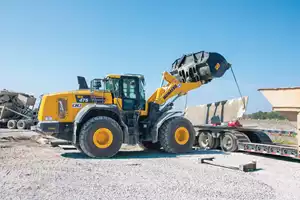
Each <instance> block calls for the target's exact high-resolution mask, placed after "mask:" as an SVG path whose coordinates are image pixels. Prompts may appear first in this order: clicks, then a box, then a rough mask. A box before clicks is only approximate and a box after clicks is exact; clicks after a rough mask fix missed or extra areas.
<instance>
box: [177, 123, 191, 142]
mask: <svg viewBox="0 0 300 200" xmlns="http://www.w3.org/2000/svg"><path fill="white" fill-rule="evenodd" d="M189 139H190V134H189V131H188V130H187V129H186V128H185V127H179V128H178V129H177V130H176V131H175V141H176V142H177V143H178V144H180V145H184V144H186V143H187V142H188V141H189Z"/></svg>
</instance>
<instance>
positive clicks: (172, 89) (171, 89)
mask: <svg viewBox="0 0 300 200" xmlns="http://www.w3.org/2000/svg"><path fill="white" fill-rule="evenodd" d="M177 87H178V85H177V84H175V85H173V87H171V88H170V90H169V91H168V92H167V93H166V94H165V95H164V96H163V98H164V99H166V98H167V97H168V96H169V95H170V94H171V93H172V92H173V91H174V90H175V89H176V88H177Z"/></svg>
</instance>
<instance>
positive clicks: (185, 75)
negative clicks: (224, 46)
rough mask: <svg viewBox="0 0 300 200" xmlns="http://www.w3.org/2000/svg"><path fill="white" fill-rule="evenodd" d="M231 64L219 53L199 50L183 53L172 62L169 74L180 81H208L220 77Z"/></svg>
mask: <svg viewBox="0 0 300 200" xmlns="http://www.w3.org/2000/svg"><path fill="white" fill-rule="evenodd" d="M230 66H231V64H230V63H228V62H227V61H226V59H225V58H224V57H223V56H222V55H221V54H219V53H215V52H205V51H200V52H196V53H191V54H187V55H183V56H182V57H181V58H178V59H176V60H175V61H174V62H173V64H172V71H171V74H172V75H174V76H176V77H177V78H178V79H179V80H180V81H182V82H198V81H201V82H202V84H205V83H208V82H210V81H211V80H212V79H214V78H220V77H222V76H223V75H224V74H225V72H226V71H227V70H228V69H229V68H230Z"/></svg>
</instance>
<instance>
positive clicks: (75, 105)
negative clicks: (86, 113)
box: [72, 103, 82, 108]
mask: <svg viewBox="0 0 300 200" xmlns="http://www.w3.org/2000/svg"><path fill="white" fill-rule="evenodd" d="M72 107H73V108H81V107H82V104H81V103H72Z"/></svg>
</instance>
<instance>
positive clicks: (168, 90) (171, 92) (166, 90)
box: [148, 72, 202, 105]
mask: <svg viewBox="0 0 300 200" xmlns="http://www.w3.org/2000/svg"><path fill="white" fill-rule="evenodd" d="M163 80H165V81H167V84H166V85H164V86H162V87H160V88H158V89H156V91H155V92H154V93H153V94H152V95H151V96H150V97H149V99H148V102H154V103H157V104H159V105H162V104H164V103H165V102H166V101H168V100H169V99H170V98H172V97H174V96H175V95H179V96H182V95H185V94H187V93H188V92H189V91H191V90H194V89H196V88H199V87H200V86H201V85H202V83H201V82H200V81H198V82H192V83H183V82H181V81H179V80H178V79H177V78H176V77H174V76H172V75H171V74H170V73H168V72H164V73H163Z"/></svg>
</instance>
